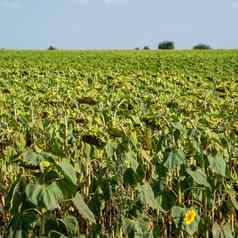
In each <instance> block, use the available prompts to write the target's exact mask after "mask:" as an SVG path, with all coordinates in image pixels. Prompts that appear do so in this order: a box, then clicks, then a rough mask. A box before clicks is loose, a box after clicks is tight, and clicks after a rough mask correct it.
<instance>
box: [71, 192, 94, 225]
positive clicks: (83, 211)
mask: <svg viewBox="0 0 238 238" xmlns="http://www.w3.org/2000/svg"><path fill="white" fill-rule="evenodd" d="M72 201H73V204H74V206H75V207H76V208H77V210H78V212H79V214H80V215H81V216H82V217H83V218H84V219H86V220H89V221H90V222H92V223H96V220H95V217H94V215H93V213H92V212H91V210H90V209H89V208H88V206H87V204H86V203H85V202H84V200H83V198H82V196H81V194H80V193H79V192H78V193H77V194H76V196H75V197H74V198H73V199H72Z"/></svg>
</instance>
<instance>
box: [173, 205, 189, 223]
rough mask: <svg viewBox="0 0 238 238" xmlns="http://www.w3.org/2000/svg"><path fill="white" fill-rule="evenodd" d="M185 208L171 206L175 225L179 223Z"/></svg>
mask: <svg viewBox="0 0 238 238" xmlns="http://www.w3.org/2000/svg"><path fill="white" fill-rule="evenodd" d="M185 210H186V209H185V208H182V207H177V206H174V207H172V217H173V220H174V222H175V224H176V225H177V226H180V225H181V222H182V219H183V214H184V212H185Z"/></svg>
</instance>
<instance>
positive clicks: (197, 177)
mask: <svg viewBox="0 0 238 238" xmlns="http://www.w3.org/2000/svg"><path fill="white" fill-rule="evenodd" d="M186 171H187V173H188V174H189V175H190V176H191V177H192V178H193V180H194V182H196V183H197V184H200V185H203V186H205V187H207V188H211V185H210V184H209V183H208V181H207V176H206V174H205V173H204V172H203V171H202V170H201V169H200V168H198V169H196V170H195V171H192V170H191V169H187V170H186Z"/></svg>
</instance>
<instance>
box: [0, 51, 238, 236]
mask: <svg viewBox="0 0 238 238" xmlns="http://www.w3.org/2000/svg"><path fill="white" fill-rule="evenodd" d="M237 68H238V54H237V51H212V52H209V51H170V52H169V51H163V52H160V53H159V54H158V52H157V51H152V50H150V51H72V52H71V51H68V52H64V51H54V52H50V53H49V52H48V51H39V52H31V51H24V52H20V51H7V50H5V51H4V52H1V53H0V109H1V110H0V164H1V166H0V174H1V176H0V236H3V237H16V238H17V237H25V238H28V237H151V238H152V237H153V238H157V237H178V238H182V237H183V238H188V237H212V236H213V237H237V236H238V228H237V223H238V220H237V217H238V216H237V212H238V200H237V192H238V177H237V171H238V167H237V166H238V164H237V158H238V149H237V141H238V120H237V115H238V107H237V105H238V80H237V79H238V72H237Z"/></svg>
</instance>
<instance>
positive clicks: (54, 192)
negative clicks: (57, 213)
mask: <svg viewBox="0 0 238 238" xmlns="http://www.w3.org/2000/svg"><path fill="white" fill-rule="evenodd" d="M25 191H26V196H27V199H28V200H30V201H31V202H32V203H33V204H34V205H36V206H37V207H45V208H47V209H48V210H54V209H55V208H57V206H58V205H59V203H60V201H62V200H63V198H64V195H63V192H62V190H61V189H60V187H59V186H58V184H57V183H56V182H53V183H52V184H50V185H46V184H43V185H41V184H28V185H27V186H26V190H25Z"/></svg>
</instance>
